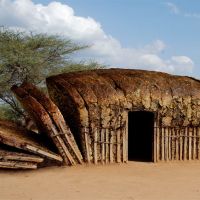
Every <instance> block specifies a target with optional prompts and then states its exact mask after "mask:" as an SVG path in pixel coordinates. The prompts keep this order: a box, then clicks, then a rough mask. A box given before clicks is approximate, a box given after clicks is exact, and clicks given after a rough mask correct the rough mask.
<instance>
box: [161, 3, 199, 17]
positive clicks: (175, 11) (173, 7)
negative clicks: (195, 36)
mask: <svg viewBox="0 0 200 200" xmlns="http://www.w3.org/2000/svg"><path fill="white" fill-rule="evenodd" d="M164 4H165V5H166V6H167V7H168V8H169V10H170V11H171V12H172V13H173V14H176V15H178V14H179V15H182V16H183V17H190V18H196V19H200V13H189V12H186V11H184V10H181V9H180V8H179V7H178V6H177V5H176V4H174V3H172V2H165V3H164Z"/></svg>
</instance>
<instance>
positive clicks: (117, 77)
mask: <svg viewBox="0 0 200 200" xmlns="http://www.w3.org/2000/svg"><path fill="white" fill-rule="evenodd" d="M47 85H48V87H49V90H50V91H49V92H50V94H52V93H54V96H55V95H58V96H59V95H65V96H66V95H67V98H69V99H70V101H71V103H72V105H73V106H74V107H77V108H83V107H85V108H86V109H87V110H88V109H89V108H90V107H91V106H98V107H109V106H110V105H114V106H119V107H122V108H124V109H128V110H134V109H137V110H138V109H139V110H149V111H156V112H157V111H159V114H160V116H161V117H162V118H163V122H162V123H164V124H166V125H170V124H171V121H173V120H174V125H188V124H193V125H198V124H199V121H200V111H199V110H200V109H199V108H200V107H199V106H200V82H199V81H198V80H196V79H194V78H190V77H185V76H175V75H170V74H167V73H161V72H152V71H145V70H131V69H101V70H92V71H83V72H74V73H65V74H61V75H57V76H53V77H49V78H48V79H47ZM52 88H57V89H56V90H57V91H62V92H60V93H62V94H55V92H53V91H52Z"/></svg>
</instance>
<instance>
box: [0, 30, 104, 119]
mask: <svg viewBox="0 0 200 200" xmlns="http://www.w3.org/2000/svg"><path fill="white" fill-rule="evenodd" d="M85 48H87V46H84V45H79V44H75V43H74V42H72V41H71V40H67V39H65V38H63V37H60V36H57V35H47V34H34V33H31V32H29V33H27V32H22V31H19V30H13V29H9V28H5V27H1V28H0V99H1V100H2V101H3V102H5V103H7V104H9V105H10V106H11V108H12V110H13V111H14V112H15V115H19V116H23V110H22V109H21V108H20V106H19V105H18V104H17V102H16V100H15V98H14V97H13V95H12V94H11V92H10V87H11V86H12V85H14V84H20V83H22V82H24V81H28V82H31V83H34V84H36V85H38V84H42V82H43V81H44V80H45V78H46V77H47V76H49V75H52V74H56V73H59V72H63V71H65V72H66V71H73V70H85V69H93V68H99V67H101V66H100V65H98V64H97V63H95V62H93V63H91V64H84V63H78V64H77V63H73V62H71V60H70V56H71V54H73V53H74V52H76V51H79V50H82V49H85Z"/></svg>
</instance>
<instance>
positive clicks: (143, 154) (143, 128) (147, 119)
mask: <svg viewBox="0 0 200 200" xmlns="http://www.w3.org/2000/svg"><path fill="white" fill-rule="evenodd" d="M153 134H154V113H152V112H146V111H135V112H129V114H128V160H132V161H144V162H152V161H153Z"/></svg>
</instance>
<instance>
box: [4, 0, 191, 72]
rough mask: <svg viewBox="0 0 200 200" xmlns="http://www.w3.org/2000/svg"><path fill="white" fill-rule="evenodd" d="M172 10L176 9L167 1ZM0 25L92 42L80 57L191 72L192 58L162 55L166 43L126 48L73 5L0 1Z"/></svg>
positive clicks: (119, 64)
mask: <svg viewBox="0 0 200 200" xmlns="http://www.w3.org/2000/svg"><path fill="white" fill-rule="evenodd" d="M168 6H170V7H171V9H172V11H173V12H175V13H177V12H178V10H177V9H178V8H176V7H174V6H173V5H171V4H169V5H168ZM0 24H1V25H6V26H9V27H18V28H23V29H26V30H31V31H36V32H44V33H49V34H61V35H62V36H65V37H67V38H70V39H72V40H74V41H75V42H82V43H84V44H89V45H91V48H89V49H88V50H86V51H85V52H84V53H83V54H81V57H82V58H83V57H85V58H90V59H95V60H97V61H99V62H101V63H104V64H108V65H110V66H112V67H113V66H114V67H125V68H142V69H148V70H157V71H165V72H170V73H179V74H183V73H185V74H186V73H191V72H192V69H193V67H194V63H193V61H192V60H191V59H190V58H189V57H187V56H182V55H181V56H172V57H170V58H167V59H163V58H162V57H161V54H162V52H163V51H164V50H165V49H166V44H165V43H164V42H163V41H161V40H159V39H158V40H155V41H153V42H152V43H151V44H147V45H146V46H144V47H142V48H126V47H123V46H122V44H121V43H120V41H118V40H117V39H116V38H114V37H112V36H111V35H108V34H106V33H105V32H104V30H103V28H102V26H101V24H100V23H99V22H97V21H96V20H95V19H93V18H91V17H81V16H76V14H75V12H74V10H73V8H71V7H70V6H68V5H66V4H62V3H59V2H56V1H54V2H51V3H49V4H48V5H42V4H35V3H33V2H32V1H31V0H0Z"/></svg>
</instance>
